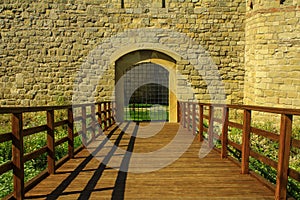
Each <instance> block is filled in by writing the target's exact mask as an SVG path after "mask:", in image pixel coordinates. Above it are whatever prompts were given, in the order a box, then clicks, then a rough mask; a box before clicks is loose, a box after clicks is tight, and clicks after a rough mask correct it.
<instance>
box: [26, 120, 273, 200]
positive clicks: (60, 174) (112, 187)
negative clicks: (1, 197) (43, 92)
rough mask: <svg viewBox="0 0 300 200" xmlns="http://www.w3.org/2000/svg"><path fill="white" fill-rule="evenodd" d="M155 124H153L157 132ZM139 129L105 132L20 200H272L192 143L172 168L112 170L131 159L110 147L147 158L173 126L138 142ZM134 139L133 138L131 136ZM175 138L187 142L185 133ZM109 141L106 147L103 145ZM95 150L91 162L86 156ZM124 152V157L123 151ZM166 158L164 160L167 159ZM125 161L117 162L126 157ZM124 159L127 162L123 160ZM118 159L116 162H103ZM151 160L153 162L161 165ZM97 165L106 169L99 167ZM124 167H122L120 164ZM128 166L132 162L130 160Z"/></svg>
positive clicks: (229, 164) (261, 187)
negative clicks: (137, 171) (201, 155)
mask: <svg viewBox="0 0 300 200" xmlns="http://www.w3.org/2000/svg"><path fill="white" fill-rule="evenodd" d="M159 125H160V124H157V126H159ZM147 126H148V124H146V123H142V124H140V125H139V126H137V125H136V124H135V123H131V124H123V126H122V127H124V129H123V130H124V131H123V132H122V130H121V129H120V128H117V127H114V126H113V127H110V128H109V131H108V132H107V133H105V134H106V135H105V136H107V138H109V140H105V139H104V138H105V137H104V135H103V136H100V137H98V138H97V139H96V141H94V142H93V143H92V144H90V145H89V146H88V148H87V149H84V150H83V151H81V152H79V153H78V154H77V155H76V156H75V158H74V159H71V160H69V161H68V162H66V163H65V164H64V165H63V166H61V167H60V168H59V169H58V170H57V171H56V174H54V175H50V176H49V177H47V178H46V179H44V180H43V181H42V182H41V183H40V184H39V185H37V186H36V187H34V188H33V189H32V190H30V191H29V192H27V193H26V195H25V198H26V199H46V198H47V199H251V200H252V199H260V200H261V199H274V191H271V190H270V189H268V188H267V187H265V186H264V185H263V184H262V183H260V182H259V181H258V180H257V179H255V178H253V177H252V176H251V175H243V174H241V172H240V170H241V169H240V168H239V167H237V165H236V164H234V163H233V162H231V161H229V160H227V159H221V158H220V154H219V153H218V152H217V151H215V150H213V151H211V152H210V153H209V154H208V155H207V156H206V157H205V158H204V159H200V158H199V156H198V154H199V149H200V147H201V144H200V143H199V142H198V141H197V139H195V140H194V141H193V143H192V144H191V146H190V147H189V148H188V150H187V151H186V152H185V153H184V154H183V155H182V156H181V157H180V158H179V159H177V160H176V161H175V162H174V163H172V164H170V165H168V166H167V167H164V168H162V169H160V170H156V171H152V172H146V173H134V172H122V171H119V170H117V169H118V168H120V167H121V166H122V167H124V166H125V168H126V167H127V168H128V167H130V166H131V165H130V163H128V162H126V161H128V160H130V156H131V154H130V153H129V154H128V153H124V154H120V153H119V152H118V151H116V149H115V148H114V146H113V145H111V144H115V145H116V146H118V147H119V148H122V149H124V150H127V151H128V152H134V153H142V152H143V153H146V152H153V151H155V150H157V149H161V148H162V147H164V146H165V145H167V144H168V143H169V142H170V141H171V140H172V139H173V138H174V137H175V134H176V133H177V130H178V126H179V125H178V124H171V123H170V124H169V123H166V124H165V125H164V126H163V128H162V130H161V131H160V132H159V133H158V134H156V135H154V136H151V137H147V138H145V137H146V136H147V135H144V138H141V137H139V136H140V134H143V133H142V132H140V131H139V129H142V128H145V127H147ZM132 135H133V136H135V135H136V137H133V136H132ZM180 135H181V136H183V137H185V136H187V137H190V136H191V132H188V131H187V130H185V131H181V132H180ZM108 141H110V142H108ZM95 150H97V153H96V158H97V159H96V158H95V157H94V156H92V155H91V153H90V152H92V151H95ZM125 152H126V151H125ZM171 154H172V152H169V154H168V153H166V154H165V156H166V157H169V156H170V155H171ZM126 156H127V159H123V157H126ZM128 156H129V157H128ZM114 157H119V158H121V159H116V160H120V163H119V166H117V164H116V163H117V162H114V163H113V164H111V166H110V163H109V161H110V160H113V158H114ZM166 157H165V158H164V157H163V156H162V157H160V158H159V159H155V158H153V162H160V161H163V160H164V159H166ZM101 160H102V161H103V162H105V163H108V165H105V164H103V163H102V162H101ZM124 161H125V162H124ZM130 161H132V160H130ZM152 164H153V163H150V162H148V163H147V164H145V165H143V166H144V167H145V170H147V168H149V166H151V165H152Z"/></svg>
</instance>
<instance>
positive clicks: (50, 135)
mask: <svg viewBox="0 0 300 200" xmlns="http://www.w3.org/2000/svg"><path fill="white" fill-rule="evenodd" d="M47 126H48V130H47V147H48V155H47V162H48V172H49V174H54V173H55V138H54V110H49V111H47Z"/></svg>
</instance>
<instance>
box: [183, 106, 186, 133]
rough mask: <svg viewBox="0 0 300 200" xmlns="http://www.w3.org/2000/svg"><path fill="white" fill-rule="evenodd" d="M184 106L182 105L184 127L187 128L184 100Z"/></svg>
mask: <svg viewBox="0 0 300 200" xmlns="http://www.w3.org/2000/svg"><path fill="white" fill-rule="evenodd" d="M182 104H183V106H182V108H183V109H182V113H183V114H182V116H183V117H182V118H183V128H186V113H185V112H186V102H182Z"/></svg>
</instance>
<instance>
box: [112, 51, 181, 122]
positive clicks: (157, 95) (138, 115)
mask: <svg viewBox="0 0 300 200" xmlns="http://www.w3.org/2000/svg"><path fill="white" fill-rule="evenodd" d="M175 65H176V61H175V60H174V59H173V58H171V57H170V56H168V55H166V54H164V53H162V52H159V51H155V50H137V51H132V52H130V53H127V54H125V55H123V56H121V57H120V58H119V59H118V60H117V61H116V62H115V85H116V88H115V100H116V104H117V110H118V116H117V119H118V120H119V121H123V120H134V121H170V122H176V121H177V103H176V102H177V100H176V96H175V89H176V86H175V84H176V80H175V70H174V69H175Z"/></svg>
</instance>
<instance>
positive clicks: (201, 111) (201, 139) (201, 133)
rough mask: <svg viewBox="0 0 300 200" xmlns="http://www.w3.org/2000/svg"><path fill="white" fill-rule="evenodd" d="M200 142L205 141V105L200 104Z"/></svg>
mask: <svg viewBox="0 0 300 200" xmlns="http://www.w3.org/2000/svg"><path fill="white" fill-rule="evenodd" d="M199 141H200V142H202V141H203V105H201V104H199Z"/></svg>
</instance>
